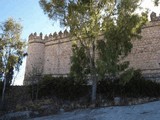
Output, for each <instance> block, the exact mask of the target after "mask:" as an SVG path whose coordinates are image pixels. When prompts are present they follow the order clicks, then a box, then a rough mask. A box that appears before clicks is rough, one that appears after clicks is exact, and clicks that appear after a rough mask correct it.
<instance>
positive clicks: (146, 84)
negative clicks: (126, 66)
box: [97, 70, 160, 99]
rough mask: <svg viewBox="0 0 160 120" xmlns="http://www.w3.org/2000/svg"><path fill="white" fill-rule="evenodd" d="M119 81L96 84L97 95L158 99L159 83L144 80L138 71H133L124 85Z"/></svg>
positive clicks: (159, 92) (159, 93) (159, 94)
mask: <svg viewBox="0 0 160 120" xmlns="http://www.w3.org/2000/svg"><path fill="white" fill-rule="evenodd" d="M120 83H121V82H120V80H119V79H117V80H113V81H111V80H102V81H100V82H99V83H98V89H97V92H98V94H102V95H103V96H106V97H108V98H112V99H113V97H115V96H121V97H124V96H125V97H159V96H160V83H157V82H154V81H151V80H145V79H144V78H143V77H142V74H141V72H140V71H139V70H136V71H134V75H133V77H132V79H131V80H130V81H128V82H127V83H126V84H125V85H123V84H120Z"/></svg>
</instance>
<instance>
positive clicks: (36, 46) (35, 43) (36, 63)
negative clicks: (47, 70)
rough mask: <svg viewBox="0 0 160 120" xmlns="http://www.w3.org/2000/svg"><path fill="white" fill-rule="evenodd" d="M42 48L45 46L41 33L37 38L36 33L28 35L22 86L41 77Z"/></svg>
mask: <svg viewBox="0 0 160 120" xmlns="http://www.w3.org/2000/svg"><path fill="white" fill-rule="evenodd" d="M44 48H45V44H44V40H43V39H42V33H40V35H39V36H38V35H37V33H34V34H30V36H29V39H28V56H27V62H26V71H25V79H24V83H23V84H24V85H28V84H32V83H35V82H37V80H38V79H39V78H40V77H41V75H42V73H43V64H44ZM33 77H34V79H33Z"/></svg>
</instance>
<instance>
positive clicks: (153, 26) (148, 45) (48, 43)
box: [24, 12, 160, 85]
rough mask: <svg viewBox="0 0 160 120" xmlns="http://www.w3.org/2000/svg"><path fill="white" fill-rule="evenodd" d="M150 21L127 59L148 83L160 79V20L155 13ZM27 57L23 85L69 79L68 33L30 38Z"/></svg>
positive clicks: (69, 41) (31, 35) (69, 47)
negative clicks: (44, 79)
mask: <svg viewBox="0 0 160 120" xmlns="http://www.w3.org/2000/svg"><path fill="white" fill-rule="evenodd" d="M150 17H151V21H150V22H149V23H147V24H146V25H145V26H144V27H143V28H142V32H141V35H142V39H140V40H134V41H133V48H132V51H131V53H130V54H129V55H128V57H127V59H128V60H129V61H130V66H131V67H133V68H135V69H141V70H142V73H143V75H144V76H145V77H146V78H148V79H154V80H156V79H157V80H158V79H159V78H160V16H158V17H157V16H156V13H154V12H152V13H151V15H150ZM28 44H29V45H28V57H27V62H26V72H25V80H24V85H28V84H30V83H31V81H29V77H30V76H32V75H35V76H37V77H38V78H39V77H41V76H43V75H45V74H51V75H53V76H55V77H56V76H61V75H62V76H67V74H68V73H69V72H70V64H71V63H70V56H71V55H72V41H71V39H70V37H69V33H68V31H67V30H65V31H64V32H63V33H62V32H61V31H60V32H59V33H58V34H57V33H56V32H55V33H54V34H50V35H49V36H47V35H46V36H44V38H43V35H42V33H40V34H39V35H37V33H34V34H30V36H29V40H28Z"/></svg>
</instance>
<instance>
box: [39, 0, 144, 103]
mask: <svg viewBox="0 0 160 120" xmlns="http://www.w3.org/2000/svg"><path fill="white" fill-rule="evenodd" d="M139 1H140V0H132V1H130V0H121V2H120V3H117V2H115V0H69V1H68V0H40V5H41V7H42V8H43V10H44V12H45V13H46V14H48V16H49V18H51V19H54V20H57V19H59V20H60V23H61V24H62V25H65V26H69V28H70V32H71V35H72V39H73V40H75V41H74V47H75V46H76V48H74V49H73V56H72V59H71V60H72V67H71V68H72V69H73V68H75V67H76V66H77V67H78V63H76V62H77V60H79V59H80V60H83V61H85V62H84V64H79V71H77V73H76V71H74V73H76V74H83V73H86V72H85V70H87V74H85V75H88V76H90V80H91V81H92V97H91V98H92V102H93V103H94V102H95V100H96V87H97V81H98V77H99V76H102V73H103V75H105V74H108V72H109V71H110V69H111V68H112V70H111V71H110V72H112V73H114V72H117V71H116V67H117V63H118V62H119V56H122V54H125V55H127V53H128V52H129V51H130V49H131V47H132V46H131V39H132V38H133V37H137V34H138V33H139V31H138V30H139V29H140V27H141V26H142V24H143V22H140V21H141V20H142V19H141V16H138V15H136V13H134V12H135V10H136V8H137V7H138V3H139ZM127 15H128V16H127ZM127 17H129V18H131V17H132V19H130V20H133V23H132V21H129V19H128V18H127ZM126 20H127V21H126ZM124 21H126V22H125V26H124V24H123V22H124ZM138 24H140V25H138ZM128 25H129V27H130V28H129V30H130V31H134V34H135V35H134V36H133V35H131V34H132V33H131V32H127V31H128V29H127V28H128ZM116 29H117V30H116ZM121 29H122V30H121ZM120 33H123V34H122V35H121V36H119V35H120ZM103 35H105V37H103V39H106V40H100V39H102V37H101V36H103ZM123 35H124V36H123ZM118 36H119V37H118ZM125 37H127V38H126V39H125ZM117 40H121V42H119V43H118V44H117ZM115 44H117V45H116V46H115ZM127 45H130V46H127ZM113 47H114V48H113ZM117 47H118V50H119V51H116V50H117ZM81 48H83V49H81ZM78 50H79V52H80V53H81V54H78V53H79V52H77V51H78ZM110 50H112V51H110ZM115 51H116V52H115ZM111 53H112V54H113V55H111ZM84 54H85V56H84ZM103 55H105V57H103ZM82 56H84V57H82ZM107 57H109V58H107ZM122 57H123V56H122ZM76 64H77V65H76ZM74 66H75V67H74ZM72 69H71V70H72ZM73 70H75V69H73Z"/></svg>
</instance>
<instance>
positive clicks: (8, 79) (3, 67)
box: [0, 18, 25, 101]
mask: <svg viewBox="0 0 160 120" xmlns="http://www.w3.org/2000/svg"><path fill="white" fill-rule="evenodd" d="M0 28H1V30H0V32H1V34H0V72H1V74H2V81H3V83H4V85H3V91H2V101H3V100H4V95H5V89H6V86H10V85H11V83H12V79H13V75H14V71H19V67H20V65H21V64H22V58H23V54H24V47H25V42H23V41H22V39H21V32H22V26H21V25H20V23H18V22H16V21H14V20H13V19H12V18H9V19H8V20H6V21H5V22H4V23H3V24H2V25H1V27H0Z"/></svg>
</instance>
